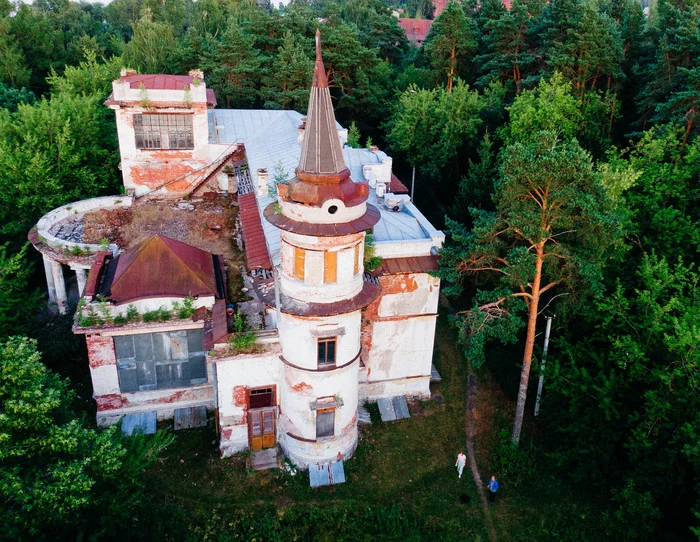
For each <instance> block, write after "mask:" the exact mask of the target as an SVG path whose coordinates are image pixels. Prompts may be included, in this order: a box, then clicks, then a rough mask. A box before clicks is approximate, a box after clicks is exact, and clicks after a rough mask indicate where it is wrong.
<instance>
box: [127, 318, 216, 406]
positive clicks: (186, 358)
mask: <svg viewBox="0 0 700 542" xmlns="http://www.w3.org/2000/svg"><path fill="white" fill-rule="evenodd" d="M202 335H203V333H202V330H201V329H188V330H186V331H171V332H166V333H144V334H138V335H124V336H120V337H114V349H115V352H116V356H117V370H118V373H119V389H120V390H121V391H122V392H123V393H128V392H135V391H146V390H157V389H164V388H182V387H186V386H193V385H196V384H203V383H205V382H206V381H207V366H206V358H205V354H204V350H203V348H202Z"/></svg>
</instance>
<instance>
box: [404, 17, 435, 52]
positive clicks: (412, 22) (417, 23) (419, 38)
mask: <svg viewBox="0 0 700 542" xmlns="http://www.w3.org/2000/svg"><path fill="white" fill-rule="evenodd" d="M399 26H400V27H401V28H403V31H404V32H405V33H406V38H407V39H408V41H410V42H411V43H412V44H414V45H416V46H417V47H420V46H421V45H423V42H424V41H425V38H426V37H428V32H430V29H431V28H432V26H433V21H432V20H431V19H399Z"/></svg>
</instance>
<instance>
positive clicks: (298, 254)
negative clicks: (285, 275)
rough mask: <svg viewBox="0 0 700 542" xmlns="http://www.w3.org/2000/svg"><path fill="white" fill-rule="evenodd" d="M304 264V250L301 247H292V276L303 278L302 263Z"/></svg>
mask: <svg viewBox="0 0 700 542" xmlns="http://www.w3.org/2000/svg"><path fill="white" fill-rule="evenodd" d="M305 264H306V251H305V250H304V249H303V248H299V247H294V276H295V277H296V278H298V279H299V280H304V265H305Z"/></svg>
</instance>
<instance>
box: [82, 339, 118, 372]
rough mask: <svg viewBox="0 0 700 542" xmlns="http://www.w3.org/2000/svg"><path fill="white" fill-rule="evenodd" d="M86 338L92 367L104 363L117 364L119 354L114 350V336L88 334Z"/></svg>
mask: <svg viewBox="0 0 700 542" xmlns="http://www.w3.org/2000/svg"><path fill="white" fill-rule="evenodd" d="M85 340H86V342H87V349H88V359H89V363H90V368H91V369H95V368H97V367H101V366H103V365H116V364H117V356H116V354H115V352H114V340H113V339H112V337H103V336H102V335H88V336H87V337H86V338H85Z"/></svg>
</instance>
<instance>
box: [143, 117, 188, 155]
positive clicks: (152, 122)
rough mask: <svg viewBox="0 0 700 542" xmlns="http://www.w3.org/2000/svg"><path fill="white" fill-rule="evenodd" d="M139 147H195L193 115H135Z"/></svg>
mask: <svg viewBox="0 0 700 542" xmlns="http://www.w3.org/2000/svg"><path fill="white" fill-rule="evenodd" d="M134 134H135V136H136V148H137V149H194V133H193V130H192V115H156V114H146V115H134Z"/></svg>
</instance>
